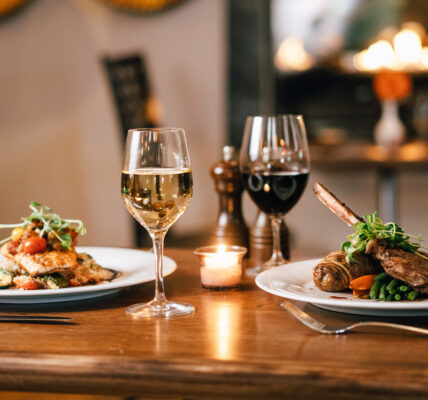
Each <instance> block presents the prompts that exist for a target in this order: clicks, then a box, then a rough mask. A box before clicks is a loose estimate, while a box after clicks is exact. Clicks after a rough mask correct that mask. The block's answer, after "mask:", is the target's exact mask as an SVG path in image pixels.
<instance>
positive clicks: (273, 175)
mask: <svg viewBox="0 0 428 400" xmlns="http://www.w3.org/2000/svg"><path fill="white" fill-rule="evenodd" d="M308 176H309V172H298V171H280V172H268V171H267V172H257V173H252V174H250V173H248V172H243V173H242V179H243V180H244V186H245V189H247V192H248V193H249V195H250V197H251V198H252V200H253V201H254V203H256V205H257V206H258V207H259V208H260V209H261V210H262V211H263V212H264V213H266V214H269V215H272V214H285V213H287V212H288V211H290V210H291V209H292V208H293V206H294V205H295V204H296V203H297V201H298V200H299V199H300V196H301V195H302V193H303V191H304V190H305V187H306V183H307V181H308Z"/></svg>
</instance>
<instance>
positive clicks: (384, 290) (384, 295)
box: [379, 283, 386, 301]
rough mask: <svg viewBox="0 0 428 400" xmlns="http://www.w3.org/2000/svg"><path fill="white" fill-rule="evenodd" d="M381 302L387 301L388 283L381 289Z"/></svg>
mask: <svg viewBox="0 0 428 400" xmlns="http://www.w3.org/2000/svg"><path fill="white" fill-rule="evenodd" d="M379 300H380V301H385V300H386V283H384V284H383V285H382V286H381V287H380V291H379Z"/></svg>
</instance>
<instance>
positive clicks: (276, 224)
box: [270, 215, 284, 262]
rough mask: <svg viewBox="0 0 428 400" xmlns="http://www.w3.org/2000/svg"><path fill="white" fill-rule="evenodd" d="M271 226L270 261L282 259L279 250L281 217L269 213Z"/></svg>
mask: <svg viewBox="0 0 428 400" xmlns="http://www.w3.org/2000/svg"><path fill="white" fill-rule="evenodd" d="M270 222H271V226H272V259H271V260H272V261H281V262H282V261H283V260H284V256H283V255H282V251H281V222H282V221H281V218H279V217H277V216H275V215H271V216H270Z"/></svg>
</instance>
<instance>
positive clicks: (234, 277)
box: [194, 245, 247, 290]
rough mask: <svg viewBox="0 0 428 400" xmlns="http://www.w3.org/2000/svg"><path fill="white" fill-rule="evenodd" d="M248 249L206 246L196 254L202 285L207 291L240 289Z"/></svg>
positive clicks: (197, 250) (196, 251)
mask: <svg viewBox="0 0 428 400" xmlns="http://www.w3.org/2000/svg"><path fill="white" fill-rule="evenodd" d="M246 252H247V249H246V248H245V247H241V246H227V245H218V246H204V247H199V248H198V249H196V250H195V251H194V253H195V254H196V255H197V256H198V257H199V262H200V266H201V283H202V287H203V288H205V289H212V290H230V289H238V288H239V286H240V284H241V279H242V258H243V257H244V255H245V253H246Z"/></svg>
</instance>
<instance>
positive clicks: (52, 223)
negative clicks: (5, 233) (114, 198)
mask: <svg viewBox="0 0 428 400" xmlns="http://www.w3.org/2000/svg"><path fill="white" fill-rule="evenodd" d="M29 207H30V209H31V210H32V211H33V212H32V213H31V214H30V215H29V216H28V217H24V218H22V222H21V223H19V224H0V229H3V228H9V229H10V228H25V227H26V226H28V225H30V224H31V223H32V222H33V221H40V222H42V223H43V226H42V228H41V229H40V232H39V236H40V237H42V236H43V235H44V234H45V233H49V232H52V233H53V235H55V237H56V238H57V239H58V241H59V242H60V243H61V246H62V247H63V248H64V249H71V246H72V238H71V236H70V234H68V233H67V232H64V230H65V229H66V228H69V229H73V230H75V231H76V232H77V233H79V234H80V235H84V234H85V233H86V229H85V227H84V226H83V222H82V221H80V220H78V219H63V218H61V217H60V216H59V215H58V214H55V213H54V212H53V211H52V209H51V208H50V207H48V206H44V205H42V204H40V203H37V202H35V201H32V202H31V203H30V206H29ZM10 239H11V237H8V238H6V239H3V240H2V241H0V244H2V243H5V242H7V241H9V240H10Z"/></svg>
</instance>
